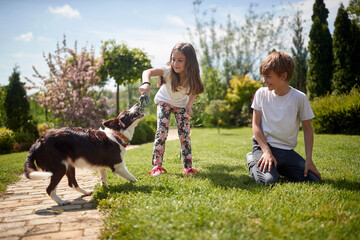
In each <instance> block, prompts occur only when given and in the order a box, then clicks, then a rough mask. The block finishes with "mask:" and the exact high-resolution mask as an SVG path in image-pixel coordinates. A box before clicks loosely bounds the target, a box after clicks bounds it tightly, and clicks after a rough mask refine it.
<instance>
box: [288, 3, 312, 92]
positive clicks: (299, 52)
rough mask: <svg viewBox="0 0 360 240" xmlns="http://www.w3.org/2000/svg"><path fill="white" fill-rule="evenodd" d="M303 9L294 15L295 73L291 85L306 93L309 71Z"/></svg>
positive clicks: (292, 49) (292, 51)
mask: <svg viewBox="0 0 360 240" xmlns="http://www.w3.org/2000/svg"><path fill="white" fill-rule="evenodd" d="M301 14H302V11H300V10H298V11H297V12H296V14H295V17H294V20H293V21H294V23H293V24H292V29H293V31H294V36H293V44H294V47H292V48H291V53H292V56H293V59H294V62H295V67H294V75H293V77H292V79H291V81H290V85H291V86H293V87H294V88H296V89H298V90H300V91H302V92H304V93H306V72H307V64H306V61H307V55H308V52H307V50H306V48H305V47H304V36H303V30H304V29H303V26H302V24H303V21H302V19H301Z"/></svg>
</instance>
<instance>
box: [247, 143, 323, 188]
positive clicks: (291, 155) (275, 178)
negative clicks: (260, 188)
mask: <svg viewBox="0 0 360 240" xmlns="http://www.w3.org/2000/svg"><path fill="white" fill-rule="evenodd" d="M268 145H269V147H270V149H271V152H272V154H273V155H274V157H275V159H276V161H277V167H276V168H275V167H274V166H272V167H271V171H270V172H269V171H268V169H266V171H265V172H262V171H260V168H259V167H258V166H257V163H258V161H259V160H260V158H261V155H262V154H263V152H262V150H261V148H260V146H259V144H258V143H257V141H256V140H255V138H253V148H252V157H253V159H252V160H251V161H249V162H248V166H249V172H250V174H251V175H252V176H253V178H254V180H255V181H256V182H258V183H267V184H270V183H277V182H279V176H280V175H282V176H284V177H286V178H288V179H289V180H290V181H294V182H303V181H311V182H320V179H319V178H318V177H317V176H316V175H315V174H314V173H312V172H310V171H309V172H308V176H307V177H304V171H305V160H304V158H302V157H301V156H300V155H299V154H298V153H296V152H295V151H294V150H284V149H280V148H274V147H272V146H270V144H268Z"/></svg>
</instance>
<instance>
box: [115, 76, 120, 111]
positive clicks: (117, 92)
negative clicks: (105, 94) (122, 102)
mask: <svg viewBox="0 0 360 240" xmlns="http://www.w3.org/2000/svg"><path fill="white" fill-rule="evenodd" d="M119 99H120V89H119V84H118V83H116V115H119V113H120V111H119Z"/></svg>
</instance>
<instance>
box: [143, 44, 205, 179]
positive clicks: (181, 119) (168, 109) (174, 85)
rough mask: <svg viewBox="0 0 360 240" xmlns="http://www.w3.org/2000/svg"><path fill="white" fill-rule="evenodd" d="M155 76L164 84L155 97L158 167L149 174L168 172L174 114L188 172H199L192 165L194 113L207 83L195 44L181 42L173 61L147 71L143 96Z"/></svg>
mask: <svg viewBox="0 0 360 240" xmlns="http://www.w3.org/2000/svg"><path fill="white" fill-rule="evenodd" d="M153 76H159V83H158V85H159V86H161V87H160V89H159V91H158V92H157V93H156V95H155V99H154V101H155V103H156V104H157V130H156V135H155V141H154V151H153V157H152V164H153V165H154V168H153V169H152V170H151V171H150V172H149V174H151V175H153V176H158V175H160V174H162V173H164V172H165V173H166V172H167V171H166V170H165V169H164V168H162V163H163V157H164V151H165V141H166V138H167V136H168V132H169V122H170V116H171V113H173V114H174V115H175V119H176V123H177V127H178V134H179V138H180V144H181V156H182V161H183V164H184V173H185V174H190V175H191V174H195V173H198V171H197V170H196V169H194V168H192V155H191V142H190V116H191V115H192V109H191V107H192V105H193V103H194V101H195V98H196V95H198V94H200V93H202V92H204V86H203V84H202V82H201V79H200V73H199V64H198V61H197V58H196V53H195V49H194V47H193V46H192V45H191V44H189V43H179V44H177V45H176V46H175V47H174V48H173V49H172V51H171V55H170V64H167V65H165V66H163V67H161V68H152V69H148V70H145V71H144V72H143V74H142V81H143V83H142V85H141V86H140V87H139V91H140V93H141V94H142V95H143V94H147V93H148V92H149V91H150V78H151V77H153Z"/></svg>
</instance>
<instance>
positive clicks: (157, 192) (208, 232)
mask: <svg viewBox="0 0 360 240" xmlns="http://www.w3.org/2000/svg"><path fill="white" fill-rule="evenodd" d="M251 136H252V132H251V129H250V128H241V129H221V134H218V133H217V129H193V130H192V151H193V158H194V165H193V166H194V167H195V168H196V169H198V170H199V171H200V174H198V175H197V176H193V177H191V176H184V175H183V174H182V170H183V169H182V164H181V161H180V159H179V142H178V141H169V142H167V143H166V144H167V145H166V152H165V160H164V168H165V169H167V170H168V173H167V174H164V175H161V176H159V177H152V176H150V175H148V171H150V170H151V168H152V165H151V156H152V147H153V144H145V145H143V146H142V147H141V148H138V149H134V150H131V151H128V153H127V155H126V162H127V167H128V169H129V170H130V172H131V173H133V174H134V176H136V177H137V178H138V180H139V181H138V182H136V183H134V184H132V183H125V182H124V181H123V180H121V179H119V178H117V177H116V176H115V175H113V174H111V173H110V174H109V181H108V187H107V188H104V187H100V186H99V187H97V189H96V191H95V199H96V202H97V204H98V207H99V208H100V209H102V210H104V211H105V212H106V213H107V218H106V220H105V230H104V231H103V232H102V237H103V238H107V239H358V238H359V236H360V224H359V222H360V161H359V160H360V136H344V135H316V136H315V146H314V154H313V160H314V162H315V164H316V166H317V168H318V169H319V171H320V172H321V173H322V177H323V182H322V183H321V184H311V183H291V182H288V181H286V179H281V182H280V183H279V184H276V185H273V186H264V185H259V184H256V183H254V182H253V179H252V178H251V176H250V175H249V173H248V169H247V164H246V161H245V154H246V153H247V152H249V151H251V146H252V143H251V141H250V138H251ZM296 151H298V152H299V153H300V154H301V155H302V156H304V143H303V134H302V133H300V134H299V144H298V147H297V149H296Z"/></svg>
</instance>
